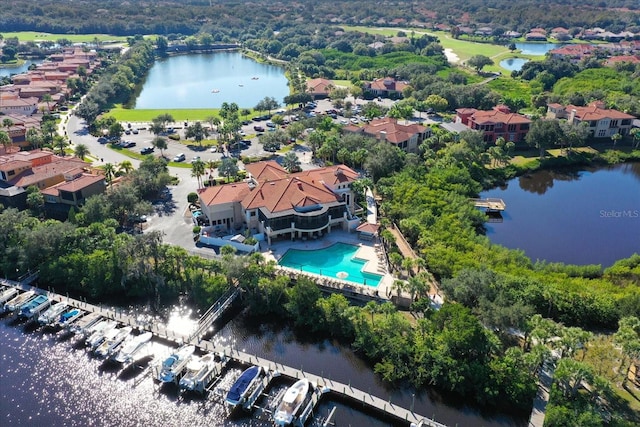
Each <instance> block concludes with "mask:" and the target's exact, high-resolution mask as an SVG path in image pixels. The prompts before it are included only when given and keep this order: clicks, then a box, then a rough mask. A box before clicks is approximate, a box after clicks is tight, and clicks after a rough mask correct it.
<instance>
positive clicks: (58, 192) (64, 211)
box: [42, 169, 107, 219]
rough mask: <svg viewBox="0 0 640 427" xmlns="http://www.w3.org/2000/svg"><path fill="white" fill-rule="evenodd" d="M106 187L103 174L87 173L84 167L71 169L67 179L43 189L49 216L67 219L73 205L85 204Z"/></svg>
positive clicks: (66, 175)
mask: <svg viewBox="0 0 640 427" xmlns="http://www.w3.org/2000/svg"><path fill="white" fill-rule="evenodd" d="M106 188H107V185H106V181H105V178H104V176H103V175H91V174H87V173H84V171H83V170H82V169H76V170H72V171H69V172H68V173H67V174H65V181H63V182H60V183H58V184H55V185H53V186H51V187H49V188H46V189H44V190H42V194H43V195H44V202H45V210H46V212H47V216H49V217H54V218H59V219H66V218H67V217H68V215H69V209H70V208H71V207H72V206H74V207H80V206H82V205H84V203H85V201H86V200H87V199H88V198H89V197H91V196H94V195H96V194H101V193H104V191H105V189H106Z"/></svg>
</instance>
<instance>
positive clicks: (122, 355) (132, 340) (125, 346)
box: [112, 332, 153, 363]
mask: <svg viewBox="0 0 640 427" xmlns="http://www.w3.org/2000/svg"><path fill="white" fill-rule="evenodd" d="M152 337H153V334H152V333H151V332H145V333H143V334H140V335H137V336H135V337H129V338H128V339H127V340H126V341H125V342H124V343H122V346H120V350H119V351H118V352H117V353H114V355H113V357H112V359H113V360H114V361H115V362H118V363H130V362H133V361H134V360H136V355H137V354H138V353H139V352H140V350H142V349H143V348H144V347H145V346H146V345H147V343H148V342H149V341H151V338H152Z"/></svg>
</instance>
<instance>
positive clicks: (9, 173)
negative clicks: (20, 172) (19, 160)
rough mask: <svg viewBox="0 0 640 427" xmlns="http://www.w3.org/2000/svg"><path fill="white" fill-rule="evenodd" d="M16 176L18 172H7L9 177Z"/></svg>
mask: <svg viewBox="0 0 640 427" xmlns="http://www.w3.org/2000/svg"><path fill="white" fill-rule="evenodd" d="M15 174H16V171H9V172H7V175H9V176H13V175H15Z"/></svg>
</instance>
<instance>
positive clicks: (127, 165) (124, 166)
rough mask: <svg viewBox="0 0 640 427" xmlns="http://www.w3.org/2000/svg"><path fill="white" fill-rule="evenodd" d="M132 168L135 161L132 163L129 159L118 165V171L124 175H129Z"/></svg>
mask: <svg viewBox="0 0 640 427" xmlns="http://www.w3.org/2000/svg"><path fill="white" fill-rule="evenodd" d="M132 170H133V163H131V162H130V161H129V160H123V161H122V162H120V164H119V165H118V173H120V174H122V175H127V174H128V173H129V172H131V171H132Z"/></svg>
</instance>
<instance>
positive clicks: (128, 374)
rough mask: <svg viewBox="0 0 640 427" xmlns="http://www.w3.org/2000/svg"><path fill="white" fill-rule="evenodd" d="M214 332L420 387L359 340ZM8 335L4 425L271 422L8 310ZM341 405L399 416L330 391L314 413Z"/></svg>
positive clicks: (363, 377)
mask: <svg viewBox="0 0 640 427" xmlns="http://www.w3.org/2000/svg"><path fill="white" fill-rule="evenodd" d="M172 322H173V323H174V326H175V327H176V328H183V327H185V325H189V324H190V322H188V321H187V322H185V321H184V320H180V319H178V320H177V321H172ZM172 322H171V321H170V323H172ZM190 326H193V324H192V323H191V324H190ZM212 340H213V341H216V342H218V343H220V344H222V345H226V346H233V347H234V348H239V349H241V350H244V351H246V352H249V353H253V354H257V355H258V356H262V357H266V358H268V359H271V360H273V361H276V362H279V363H285V364H288V365H290V366H295V367H301V368H302V369H303V370H304V371H307V372H313V373H315V374H318V375H323V376H324V377H326V378H329V379H332V380H338V381H341V382H343V383H349V382H350V383H351V385H352V386H354V387H358V388H360V389H362V390H367V391H370V392H371V393H372V394H375V395H377V396H382V397H389V399H390V400H391V402H392V403H393V404H400V405H402V406H404V407H406V408H409V407H410V405H411V404H412V390H410V389H391V388H388V387H387V386H386V385H384V384H383V383H381V382H380V380H379V378H378V377H377V376H376V375H375V374H374V373H373V371H372V369H371V368H370V367H369V366H368V365H367V364H366V363H364V362H363V361H362V360H361V359H359V358H358V357H356V356H355V355H354V354H353V352H352V351H351V350H349V349H348V348H344V347H342V346H340V345H337V344H335V343H333V342H330V341H324V342H322V343H320V344H318V343H308V342H300V341H299V338H297V337H295V336H294V335H293V334H292V333H291V332H290V331H288V330H286V329H285V330H274V329H272V328H270V327H266V326H257V325H253V324H247V323H246V322H245V321H244V320H243V318H242V317H241V316H240V317H236V318H234V319H233V320H232V321H230V322H229V323H227V324H226V325H222V326H219V330H217V331H215V336H214V337H213V338H212ZM0 343H1V345H0V360H1V361H2V363H1V365H0V384H2V386H1V387H0V419H2V425H4V426H18V425H37V426H40V425H43V426H44V425H46V426H62V425H65V426H87V425H98V426H106V425H112V426H116V425H117V426H141V425H142V426H145V427H147V426H163V427H165V426H186V425H192V426H195V425H202V426H204V425H210V426H214V425H215V426H234V427H235V426H272V425H273V424H272V422H271V420H270V417H269V416H268V415H267V414H266V413H263V414H262V415H260V413H259V411H254V413H253V415H250V414H246V413H240V414H235V415H233V416H230V414H229V413H228V412H227V409H226V408H225V406H224V405H223V404H222V403H221V399H220V398H219V397H216V396H215V395H213V394H211V395H210V397H209V398H208V399H203V398H199V397H194V396H181V395H180V393H179V392H178V391H177V390H176V389H175V387H173V386H169V387H167V386H164V387H160V386H159V385H158V384H157V383H155V382H154V381H153V380H152V379H151V378H150V377H141V375H140V372H141V370H140V369H126V370H120V369H118V368H114V367H112V366H110V365H108V364H104V363H102V361H101V360H98V359H96V358H95V357H92V356H90V354H89V352H88V351H86V350H85V349H84V346H83V345H82V343H81V342H79V341H78V340H76V338H70V337H68V336H60V335H55V334H52V333H48V332H42V331H40V330H32V329H30V328H25V326H24V325H22V324H15V322H13V321H12V320H11V319H8V318H0ZM232 343H233V344H232ZM168 351H169V349H168V347H167V346H166V345H164V344H161V343H156V342H154V343H153V344H152V348H151V350H150V352H151V353H152V354H156V355H166V354H167V352H168ZM146 364H148V362H147V363H146ZM241 369H242V367H241V366H232V367H231V369H229V370H228V371H227V372H226V374H224V376H223V378H222V380H221V381H220V383H219V384H218V385H217V387H220V388H221V389H223V390H224V389H228V388H229V387H230V385H231V384H232V383H233V380H234V379H235V378H236V377H237V376H238V375H239V373H240V372H241ZM141 378H142V379H141ZM136 382H138V384H136ZM288 385H290V382H286V381H284V380H283V381H280V382H278V383H276V384H275V385H274V386H273V387H272V388H271V389H269V390H267V396H266V397H265V398H262V399H261V400H259V401H258V405H259V406H260V407H263V408H267V409H269V408H272V407H273V406H274V405H276V404H277V399H276V396H277V395H278V393H280V392H282V391H283V390H284V389H285V388H286V387H287V386H288ZM414 403H415V411H416V412H418V413H421V414H423V415H425V416H428V417H432V416H434V417H435V419H436V420H438V421H440V422H444V423H446V424H447V425H449V426H451V427H453V426H455V425H460V426H487V427H499V426H524V425H526V420H514V419H513V418H509V417H505V416H495V415H492V416H487V417H484V416H482V415H480V414H478V413H477V411H474V410H472V409H470V408H467V407H465V406H464V404H463V403H462V402H454V401H452V399H449V401H447V399H444V398H442V397H441V396H439V395H438V394H436V393H432V392H430V393H428V392H425V393H420V394H417V395H416V396H415V402H414ZM334 406H335V407H337V410H336V418H335V419H334V420H335V421H337V423H338V424H337V425H340V426H353V427H356V426H367V427H369V426H371V427H382V426H394V424H393V423H391V422H390V421H388V420H387V421H385V420H380V419H378V418H374V417H373V416H372V415H371V414H367V413H365V412H362V411H361V410H359V409H358V408H353V407H349V406H347V405H345V404H343V403H340V402H335V401H332V400H324V401H323V402H322V403H321V404H320V405H319V407H318V409H317V411H316V412H315V413H316V416H326V415H327V414H328V412H329V411H330V410H331V409H332V408H333V407H334ZM311 425H313V424H311ZM400 425H402V424H400Z"/></svg>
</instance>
